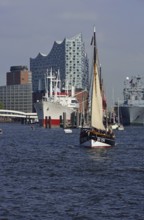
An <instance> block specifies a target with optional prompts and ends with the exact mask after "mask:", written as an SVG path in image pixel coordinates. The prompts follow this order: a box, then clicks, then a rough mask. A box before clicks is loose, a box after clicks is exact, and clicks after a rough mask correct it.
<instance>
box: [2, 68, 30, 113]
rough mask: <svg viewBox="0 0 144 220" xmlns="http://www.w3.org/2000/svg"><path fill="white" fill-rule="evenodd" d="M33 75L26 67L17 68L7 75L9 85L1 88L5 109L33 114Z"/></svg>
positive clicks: (11, 69)
mask: <svg viewBox="0 0 144 220" xmlns="http://www.w3.org/2000/svg"><path fill="white" fill-rule="evenodd" d="M31 78H32V74H31V72H30V71H28V68H27V67H26V66H15V67H11V68H10V72H8V73H7V85H6V86H0V102H1V103H2V105H3V108H4V109H7V110H16V111H23V112H28V113H29V112H32V109H33V102H32V80H31Z"/></svg>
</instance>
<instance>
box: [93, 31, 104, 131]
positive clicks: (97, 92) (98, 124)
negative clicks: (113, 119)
mask: <svg viewBox="0 0 144 220" xmlns="http://www.w3.org/2000/svg"><path fill="white" fill-rule="evenodd" d="M93 43H94V55H93V56H94V63H93V66H94V68H93V83H92V97H91V126H92V127H94V128H97V129H101V130H105V127H104V124H103V106H102V94H101V89H100V80H99V71H98V65H97V54H96V53H97V50H96V33H95V29H94V37H93Z"/></svg>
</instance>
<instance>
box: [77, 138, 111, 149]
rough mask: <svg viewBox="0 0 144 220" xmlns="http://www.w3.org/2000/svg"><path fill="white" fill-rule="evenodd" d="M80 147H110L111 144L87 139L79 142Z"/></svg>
mask: <svg viewBox="0 0 144 220" xmlns="http://www.w3.org/2000/svg"><path fill="white" fill-rule="evenodd" d="M81 146H82V147H88V148H106V147H111V145H109V144H106V143H102V142H99V141H94V140H92V139H91V140H88V141H86V142H84V143H82V144H81Z"/></svg>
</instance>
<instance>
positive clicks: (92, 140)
mask: <svg viewBox="0 0 144 220" xmlns="http://www.w3.org/2000/svg"><path fill="white" fill-rule="evenodd" d="M91 45H93V72H92V80H91V82H92V83H91V88H90V94H89V105H90V106H89V123H88V124H87V126H84V127H82V128H81V130H80V145H81V146H85V147H91V148H102V147H111V146H114V145H115V135H114V133H113V130H112V129H108V128H106V127H105V126H104V123H103V107H102V102H103V100H102V93H101V88H100V79H99V68H98V58H97V48H96V31H95V27H94V33H93V37H92V42H91Z"/></svg>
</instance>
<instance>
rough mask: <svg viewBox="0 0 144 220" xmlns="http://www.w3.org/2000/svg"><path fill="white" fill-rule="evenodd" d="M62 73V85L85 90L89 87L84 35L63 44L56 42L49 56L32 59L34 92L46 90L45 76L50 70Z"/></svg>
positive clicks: (67, 40)
mask: <svg viewBox="0 0 144 220" xmlns="http://www.w3.org/2000/svg"><path fill="white" fill-rule="evenodd" d="M51 68H52V70H53V71H54V72H57V71H59V72H60V78H61V81H62V83H66V82H67V83H68V85H69V86H75V88H76V89H84V88H86V87H87V85H88V58H87V56H86V52H85V45H84V42H83V39H82V34H78V35H76V36H74V37H72V38H70V39H68V38H65V39H64V40H63V41H62V42H58V41H56V42H54V44H53V47H52V49H51V51H50V53H49V54H48V55H44V54H42V53H39V54H38V55H37V57H36V58H30V71H31V72H32V85H33V92H37V91H41V90H44V89H45V80H44V79H45V74H46V72H47V70H49V71H50V69H51Z"/></svg>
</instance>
